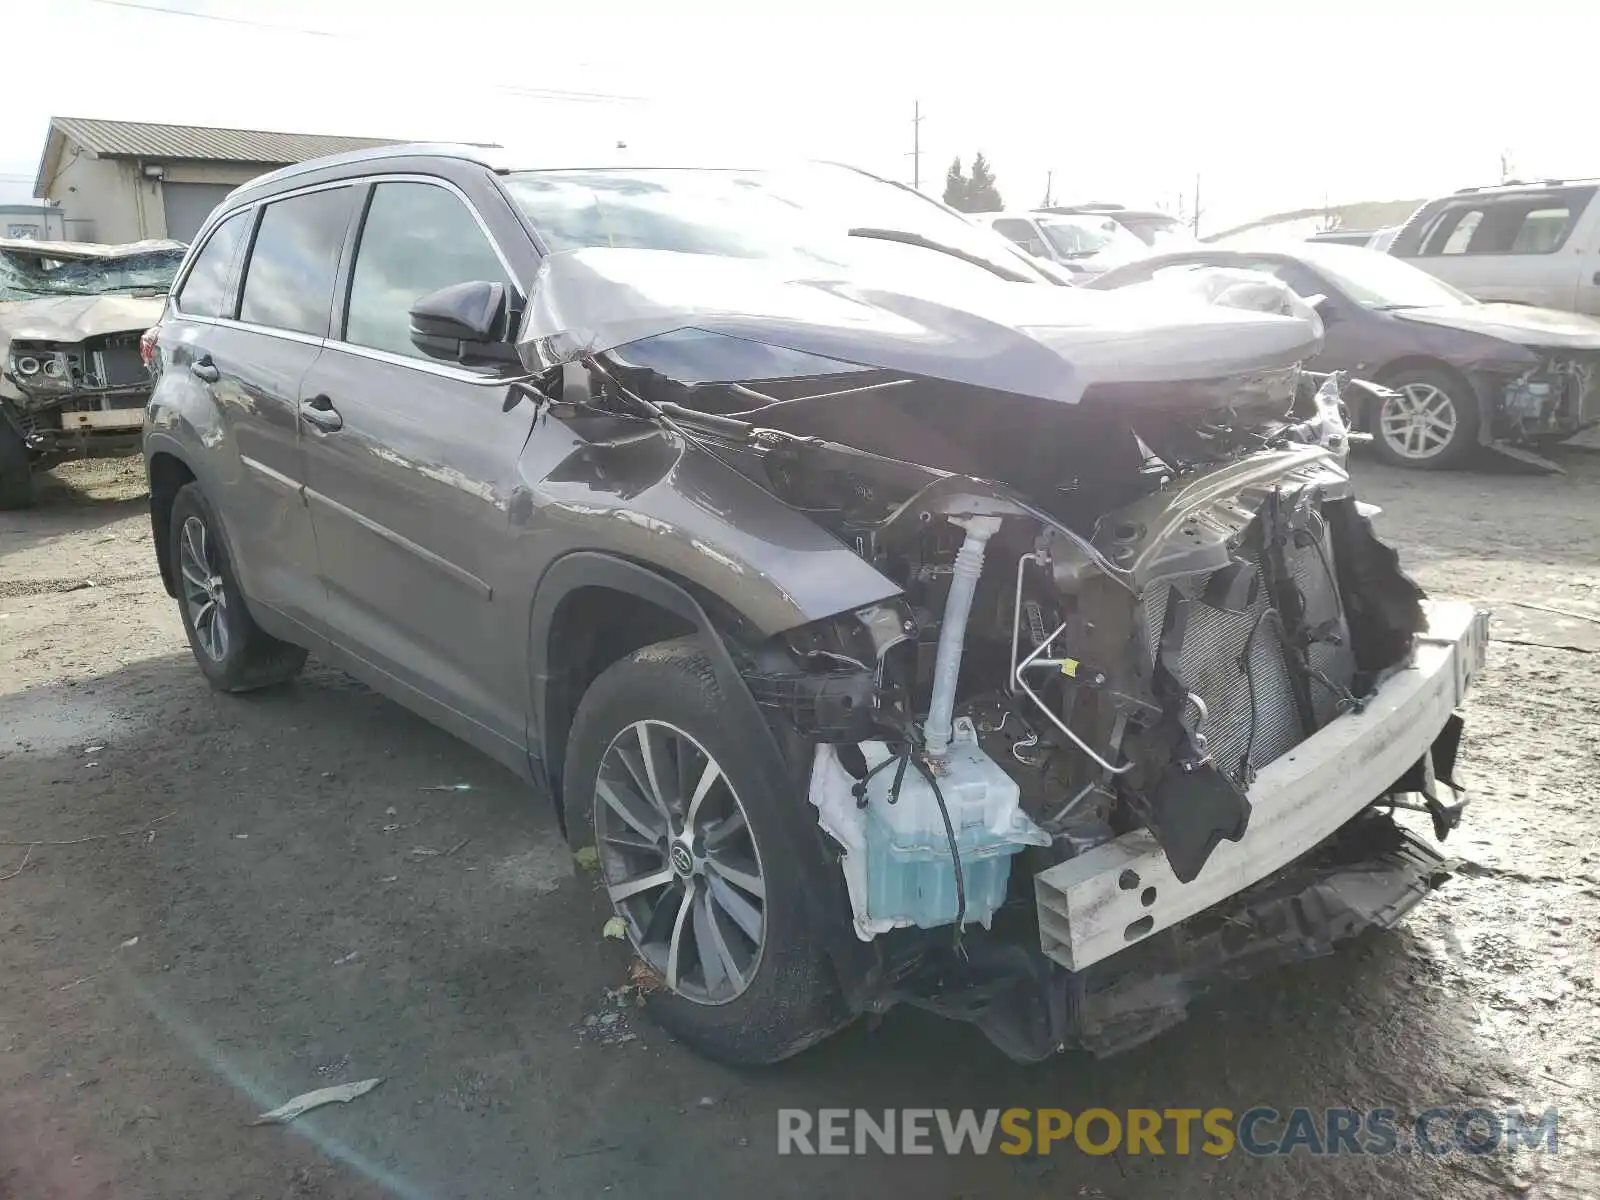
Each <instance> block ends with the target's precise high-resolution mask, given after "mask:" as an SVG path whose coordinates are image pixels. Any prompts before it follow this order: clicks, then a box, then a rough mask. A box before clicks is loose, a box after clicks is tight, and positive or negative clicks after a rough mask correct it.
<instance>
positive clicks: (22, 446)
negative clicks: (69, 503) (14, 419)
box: [0, 412, 33, 509]
mask: <svg viewBox="0 0 1600 1200" xmlns="http://www.w3.org/2000/svg"><path fill="white" fill-rule="evenodd" d="M32 504H33V464H32V463H31V462H29V461H28V446H27V443H26V442H24V441H23V440H22V434H21V433H20V432H19V431H18V430H17V427H16V426H15V425H13V424H12V423H11V420H10V418H9V417H8V416H7V415H6V414H5V413H3V412H0V509H7V508H27V507H29V506H30V505H32Z"/></svg>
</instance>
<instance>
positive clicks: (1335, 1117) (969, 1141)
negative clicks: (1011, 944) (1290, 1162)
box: [778, 1105, 1559, 1158]
mask: <svg viewBox="0 0 1600 1200" xmlns="http://www.w3.org/2000/svg"><path fill="white" fill-rule="evenodd" d="M1558 1117H1559V1113H1558V1111H1557V1110H1556V1109H1553V1108H1550V1109H1546V1110H1545V1111H1544V1112H1542V1113H1539V1114H1537V1115H1534V1114H1532V1113H1529V1112H1525V1111H1524V1110H1523V1109H1521V1108H1516V1107H1512V1108H1506V1109H1491V1108H1461V1107H1449V1106H1440V1107H1435V1108H1428V1109H1424V1110H1423V1111H1422V1112H1420V1113H1418V1114H1417V1115H1416V1116H1415V1117H1410V1118H1407V1117H1402V1116H1401V1115H1400V1114H1399V1113H1398V1112H1397V1111H1396V1110H1395V1109H1392V1108H1370V1109H1356V1108H1321V1109H1313V1108H1292V1109H1289V1110H1288V1111H1286V1112H1280V1111H1279V1110H1278V1109H1276V1108H1271V1107H1267V1106H1265V1105H1262V1106H1258V1107H1255V1108H1249V1109H1246V1110H1244V1111H1243V1112H1238V1113H1236V1112H1235V1111H1234V1110H1233V1109H1231V1108H1206V1109H1200V1108H1165V1109H1155V1108H1132V1109H1127V1110H1125V1111H1122V1112H1113V1111H1112V1110H1111V1109H1107V1108H1088V1109H1083V1110H1082V1111H1080V1112H1071V1111H1068V1110H1067V1109H1064V1108H1008V1109H1003V1110H1002V1109H998V1108H990V1109H982V1110H979V1109H971V1108H963V1109H949V1108H901V1109H892V1108H891V1109H875V1110H868V1109H859V1108H823V1109H816V1110H812V1109H803V1108H782V1109H779V1110H778V1153H779V1154H839V1155H845V1154H873V1153H876V1154H935V1153H938V1152H939V1151H940V1150H942V1151H943V1152H944V1153H945V1154H951V1155H956V1154H992V1153H996V1152H998V1153H1000V1154H1013V1155H1022V1154H1050V1153H1055V1152H1065V1153H1079V1154H1090V1155H1101V1154H1111V1153H1113V1152H1117V1151H1120V1152H1121V1153H1123V1154H1130V1155H1138V1154H1146V1155H1166V1154H1174V1155H1187V1154H1197V1153H1198V1154H1209V1155H1212V1156H1214V1157H1218V1158H1220V1157H1222V1156H1223V1155H1226V1154H1232V1153H1233V1152H1234V1151H1235V1150H1242V1151H1243V1152H1244V1153H1246V1154H1250V1155H1255V1156H1258V1157H1265V1156H1268V1155H1290V1154H1311V1155H1344V1154H1356V1155H1390V1154H1420V1155H1447V1154H1472V1155H1477V1154H1491V1153H1493V1152H1494V1151H1496V1150H1498V1149H1500V1148H1501V1147H1502V1146H1503V1147H1505V1148H1506V1149H1508V1150H1517V1149H1528V1150H1535V1149H1537V1150H1543V1151H1545V1152H1547V1153H1551V1154H1554V1153H1557V1152H1558V1143H1557V1134H1556V1126H1557V1121H1558Z"/></svg>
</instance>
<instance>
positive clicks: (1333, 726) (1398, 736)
mask: <svg viewBox="0 0 1600 1200" xmlns="http://www.w3.org/2000/svg"><path fill="white" fill-rule="evenodd" d="M1424 607H1425V611H1426V612H1427V616H1428V628H1427V630H1426V631H1425V632H1424V633H1423V634H1422V635H1421V636H1420V637H1419V638H1418V639H1417V649H1416V656H1415V661H1414V662H1413V664H1412V666H1410V667H1408V668H1406V669H1405V670H1403V671H1400V672H1399V673H1397V674H1396V675H1394V676H1392V677H1390V678H1389V679H1388V680H1387V681H1385V682H1384V684H1383V685H1382V686H1381V687H1380V688H1379V689H1378V691H1377V694H1376V695H1375V696H1374V697H1373V698H1372V700H1371V701H1370V702H1369V703H1368V704H1367V706H1366V708H1365V709H1364V710H1363V711H1361V712H1359V713H1346V714H1345V715H1344V716H1341V717H1338V718H1336V719H1335V720H1333V721H1332V722H1330V723H1329V724H1328V725H1326V726H1324V727H1323V728H1322V729H1319V730H1318V731H1317V732H1316V733H1314V734H1312V735H1311V736H1310V737H1309V738H1307V739H1306V740H1305V741H1303V742H1301V743H1300V744H1299V745H1298V746H1296V747H1295V748H1294V749H1292V750H1290V751H1289V752H1288V753H1287V754H1285V755H1283V756H1282V757H1281V758H1278V759H1276V760H1274V761H1273V762H1271V763H1269V764H1268V765H1267V766H1265V767H1263V768H1262V769H1261V771H1260V772H1259V773H1258V774H1257V776H1256V780H1255V783H1254V784H1253V785H1252V786H1251V788H1250V791H1249V798H1250V805H1251V812H1250V825H1249V828H1248V829H1247V830H1246V831H1245V835H1244V837H1243V838H1241V839H1240V840H1239V841H1237V842H1222V843H1220V844H1219V845H1218V846H1217V848H1216V849H1215V850H1213V851H1212V853H1211V857H1210V858H1209V859H1207V860H1206V864H1205V866H1204V867H1203V868H1201V871H1200V874H1199V875H1198V876H1197V877H1196V878H1195V879H1193V880H1192V881H1190V882H1189V883H1179V882H1178V880H1177V878H1176V877H1175V876H1174V875H1173V873H1172V868H1171V867H1170V866H1168V865H1167V856H1166V854H1165V852H1163V851H1162V849H1161V847H1160V845H1158V844H1157V842H1156V839H1155V837H1154V835H1152V834H1151V833H1150V831H1149V830H1146V829H1140V830H1136V831H1135V832H1133V833H1128V834H1124V835H1123V836H1121V837H1119V838H1117V839H1115V840H1114V841H1110V842H1107V843H1106V844H1104V845H1102V846H1096V847H1095V848H1094V849H1093V850H1090V851H1089V852H1088V853H1086V854H1082V855H1079V856H1078V857H1077V858H1074V859H1069V860H1068V861H1066V862H1064V863H1059V864H1057V865H1056V866H1054V867H1051V868H1050V869H1049V870H1047V871H1043V872H1041V873H1040V874H1038V875H1036V876H1034V893H1035V897H1036V900H1037V903H1038V910H1039V936H1040V941H1041V944H1042V946H1043V949H1044V952H1045V954H1046V955H1048V956H1049V957H1050V958H1052V959H1054V960H1055V961H1056V962H1058V963H1060V964H1061V965H1062V966H1064V967H1067V968H1069V969H1071V970H1074V971H1078V970H1082V969H1083V968H1084V967H1087V966H1089V965H1091V964H1093V963H1097V962H1100V961H1101V960H1102V959H1106V958H1109V957H1110V956H1111V955H1113V954H1115V953H1117V952H1118V951H1119V950H1123V949H1125V948H1127V947H1128V946H1130V945H1132V944H1134V943H1135V942H1138V941H1141V940H1142V939H1144V938H1145V937H1148V936H1149V935H1150V934H1152V933H1156V932H1158V931H1160V930H1162V929H1167V928H1170V927H1171V926H1173V925H1176V924H1178V923H1179V922H1180V921H1185V920H1187V919H1188V918H1190V917H1192V916H1194V915H1195V914H1196V913H1198V912H1200V911H1202V910H1203V909H1206V908H1209V907H1211V906H1212V905H1213V904H1217V903H1219V902H1220V901H1223V900H1226V899H1227V898H1228V897H1229V896H1232V895H1234V894H1235V893H1237V892H1240V891H1243V890H1244V889H1245V888H1247V887H1249V886H1250V885H1251V884H1253V883H1255V882H1256V881H1258V880H1260V879H1263V878H1265V877H1266V876H1268V875H1270V874H1272V873H1273V872H1274V871H1276V870H1278V869H1279V868H1281V867H1283V866H1285V865H1286V864H1288V863H1289V862H1291V861H1293V860H1294V859H1295V858H1298V857H1299V856H1300V855H1301V854H1304V853H1305V852H1306V851H1308V850H1310V849H1312V848H1313V847H1314V846H1316V845H1317V844H1318V843H1319V842H1321V841H1322V840H1323V839H1324V838H1326V837H1328V836H1329V835H1330V834H1332V833H1333V832H1334V831H1335V830H1337V829H1338V828H1339V827H1340V826H1342V825H1343V824H1344V823H1345V822H1347V821H1348V820H1350V818H1351V817H1353V816H1355V815H1356V814H1357V813H1359V812H1360V811H1361V810H1362V809H1364V808H1365V807H1366V806H1367V805H1369V804H1370V803H1372V801H1373V800H1375V799H1377V798H1378V797H1379V796H1380V795H1382V794H1383V792H1384V791H1385V790H1386V789H1387V788H1389V787H1390V785H1392V784H1393V783H1394V782H1395V780H1397V779H1399V778H1400V777H1401V776H1402V775H1404V774H1405V773H1406V771H1407V770H1408V769H1409V768H1410V767H1411V766H1412V765H1413V764H1414V763H1415V762H1416V761H1417V760H1418V759H1419V758H1421V757H1422V756H1423V754H1424V753H1425V752H1426V751H1427V750H1428V748H1429V747H1430V746H1431V745H1432V744H1433V741H1434V739H1435V738H1436V737H1438V735H1439V731H1440V730H1441V729H1443V728H1444V725H1445V722H1446V721H1447V720H1448V719H1449V716H1450V714H1451V712H1452V711H1454V710H1455V708H1456V707H1457V706H1458V705H1459V704H1460V703H1461V701H1462V699H1463V698H1464V697H1465V696H1466V693H1467V688H1468V686H1469V685H1470V684H1471V682H1472V680H1473V679H1474V678H1476V677H1477V675H1478V674H1479V673H1480V672H1481V671H1482V670H1483V664H1484V655H1485V653H1486V650H1487V647H1488V642H1489V614H1488V613H1487V612H1484V611H1482V610H1480V609H1475V608H1473V606H1472V605H1470V604H1462V603H1456V602H1439V601H1428V602H1425V605H1424Z"/></svg>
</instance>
